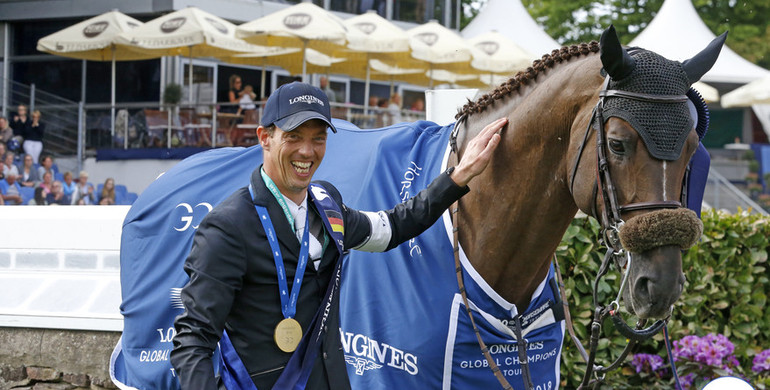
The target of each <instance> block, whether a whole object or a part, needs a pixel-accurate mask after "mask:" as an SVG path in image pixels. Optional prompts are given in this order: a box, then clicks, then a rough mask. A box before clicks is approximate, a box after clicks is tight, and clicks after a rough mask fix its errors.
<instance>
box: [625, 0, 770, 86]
mask: <svg viewBox="0 0 770 390" xmlns="http://www.w3.org/2000/svg"><path fill="white" fill-rule="evenodd" d="M714 37H715V35H714V33H712V32H711V30H709V28H708V27H707V26H706V24H705V23H703V20H701V18H700V16H698V13H697V11H695V7H693V5H692V3H691V2H690V0H666V1H664V2H663V5H662V6H661V7H660V10H659V11H658V14H657V15H656V16H655V18H654V19H653V20H652V22H650V24H649V25H648V26H647V28H645V29H644V30H643V31H642V32H641V33H640V34H639V35H638V36H637V37H636V38H635V39H634V40H632V41H631V43H629V46H639V47H641V48H644V49H648V50H652V51H654V52H656V53H658V54H660V55H662V56H664V57H666V58H668V59H672V60H679V61H683V60H686V59H688V58H691V57H692V56H694V55H695V54H697V53H698V52H699V51H700V50H702V49H703V48H704V47H706V45H708V44H709V42H711V40H713V39H714ZM727 44H728V45H729V44H730V36H729V35H728V37H727ZM768 75H770V71H768V70H767V69H764V68H762V67H759V66H757V65H754V64H752V63H751V62H749V61H746V60H745V59H743V58H742V57H741V56H739V55H738V54H736V53H735V52H734V51H732V50H730V48H729V47H727V46H724V47H723V48H722V52H721V54H720V55H719V59H717V62H716V64H714V67H713V68H711V70H710V71H709V72H708V73H706V74H705V75H704V76H703V78H702V79H701V81H705V82H707V83H709V82H711V83H736V84H745V83H748V82H751V81H753V80H756V79H759V78H762V77H764V76H768Z"/></svg>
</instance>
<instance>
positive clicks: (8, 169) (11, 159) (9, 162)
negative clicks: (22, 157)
mask: <svg viewBox="0 0 770 390" xmlns="http://www.w3.org/2000/svg"><path fill="white" fill-rule="evenodd" d="M15 159H16V153H14V152H10V151H9V152H6V153H5V156H4V157H3V175H4V176H8V174H9V173H13V175H14V176H19V167H17V166H16V161H15Z"/></svg>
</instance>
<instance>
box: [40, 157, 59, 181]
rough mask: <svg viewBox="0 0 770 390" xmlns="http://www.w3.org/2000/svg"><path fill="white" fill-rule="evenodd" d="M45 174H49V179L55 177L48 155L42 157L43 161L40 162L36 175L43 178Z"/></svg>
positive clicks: (51, 160) (51, 159) (51, 158)
mask: <svg viewBox="0 0 770 390" xmlns="http://www.w3.org/2000/svg"><path fill="white" fill-rule="evenodd" d="M46 172H50V173H51V178H53V177H54V176H56V175H55V173H56V172H54V171H53V156H51V155H50V154H46V155H45V156H43V160H42V161H40V166H39V167H38V168H37V175H38V176H40V177H43V174H45V173H46Z"/></svg>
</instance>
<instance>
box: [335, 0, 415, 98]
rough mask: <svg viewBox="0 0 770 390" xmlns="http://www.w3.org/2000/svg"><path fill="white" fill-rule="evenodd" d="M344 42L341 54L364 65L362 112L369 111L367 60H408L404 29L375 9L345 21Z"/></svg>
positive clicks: (407, 39) (395, 61) (409, 58)
mask: <svg viewBox="0 0 770 390" xmlns="http://www.w3.org/2000/svg"><path fill="white" fill-rule="evenodd" d="M344 25H345V27H346V28H347V40H348V44H347V47H346V50H345V51H343V52H342V54H341V56H343V57H345V58H347V59H348V60H350V61H353V62H356V61H362V62H363V64H364V66H365V67H366V84H365V85H364V112H367V111H368V110H369V83H370V81H371V66H370V63H369V60H370V59H385V60H388V61H390V62H391V63H397V64H398V63H408V62H409V61H410V60H411V57H410V55H409V51H410V47H409V36H408V35H406V32H404V30H402V29H401V28H399V27H398V26H396V25H395V24H393V23H391V22H389V21H387V20H386V19H385V18H383V17H381V16H380V15H378V14H377V13H376V12H375V11H373V10H370V11H369V12H367V13H365V14H363V15H358V16H354V17H352V18H350V19H347V20H345V22H344Z"/></svg>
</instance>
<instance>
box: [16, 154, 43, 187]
mask: <svg viewBox="0 0 770 390" xmlns="http://www.w3.org/2000/svg"><path fill="white" fill-rule="evenodd" d="M18 180H19V181H20V182H21V185H22V186H24V187H35V186H37V185H38V184H39V183H40V176H39V175H38V170H37V168H35V166H34V160H33V159H32V156H30V155H29V154H28V155H26V156H24V165H22V167H21V172H19V179H18Z"/></svg>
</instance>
